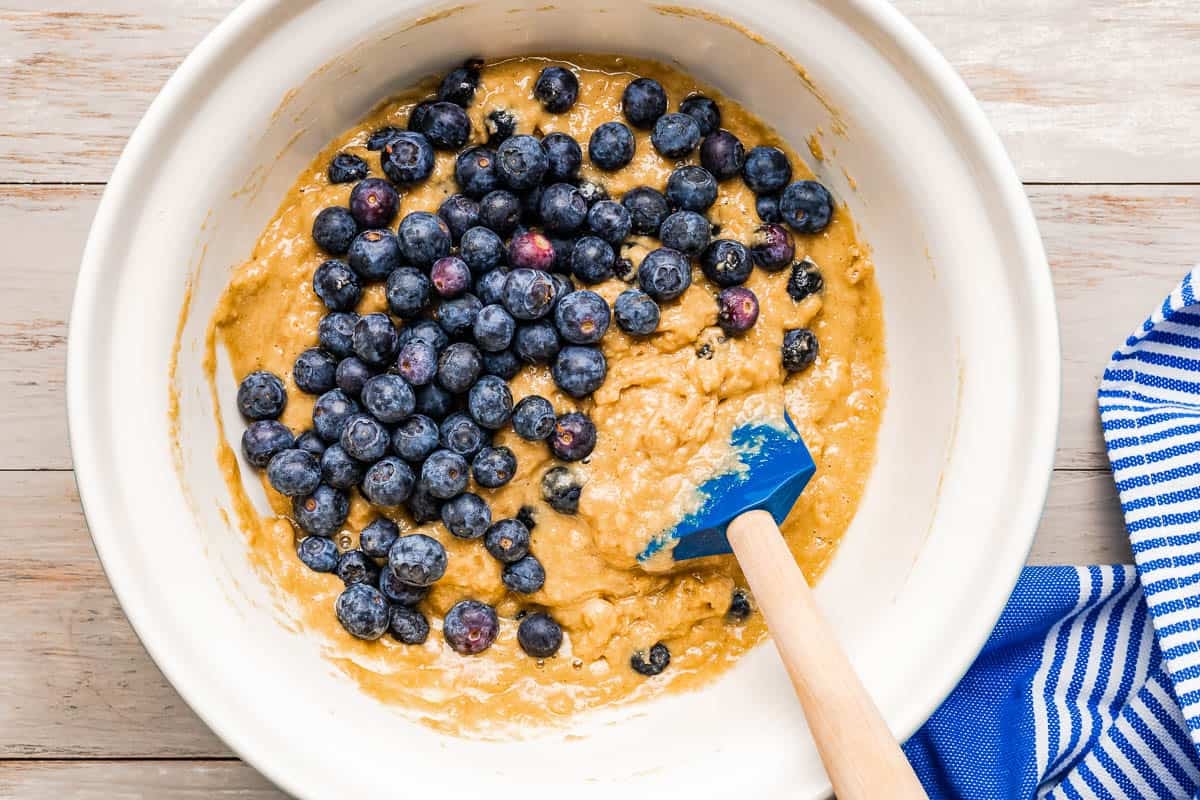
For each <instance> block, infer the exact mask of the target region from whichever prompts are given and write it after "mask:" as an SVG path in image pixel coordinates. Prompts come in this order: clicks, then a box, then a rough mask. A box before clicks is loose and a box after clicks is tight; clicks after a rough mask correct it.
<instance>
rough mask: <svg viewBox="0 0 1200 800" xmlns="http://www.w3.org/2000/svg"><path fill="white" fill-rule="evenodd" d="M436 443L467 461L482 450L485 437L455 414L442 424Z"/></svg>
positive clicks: (471, 421) (469, 421)
mask: <svg viewBox="0 0 1200 800" xmlns="http://www.w3.org/2000/svg"><path fill="white" fill-rule="evenodd" d="M505 388H508V387H507V386H506V387H505ZM438 443H439V444H440V445H441V446H442V447H443V448H445V449H446V450H449V451H450V452H452V453H457V454H458V455H460V456H462V457H463V458H465V459H469V458H474V457H475V454H476V453H478V452H479V451H480V450H482V449H483V446H484V445H485V444H487V437H486V436H485V435H484V433H483V430H482V429H481V428H480V427H479V426H478V425H477V424H475V421H474V420H473V419H471V418H470V417H469V416H467V415H466V414H463V413H455V414H451V415H450V416H448V417H446V419H445V420H444V421H443V422H442V424H441V428H440V429H439V431H438ZM443 499H444V498H443Z"/></svg>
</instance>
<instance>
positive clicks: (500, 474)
mask: <svg viewBox="0 0 1200 800" xmlns="http://www.w3.org/2000/svg"><path fill="white" fill-rule="evenodd" d="M516 473H517V457H516V456H515V455H513V451H512V450H509V449H508V448H507V447H485V448H483V449H482V450H480V451H479V452H478V453H476V454H475V458H473V459H471V475H472V476H473V477H474V478H475V482H476V483H478V484H479V485H480V486H482V487H483V488H485V489H498V488H500V487H501V486H503V485H504V484H506V483H508V482H509V481H510V480H512V478H513V475H515V474H516Z"/></svg>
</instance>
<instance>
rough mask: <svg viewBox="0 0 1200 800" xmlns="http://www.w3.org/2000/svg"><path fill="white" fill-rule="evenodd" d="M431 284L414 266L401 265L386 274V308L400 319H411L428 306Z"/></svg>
mask: <svg viewBox="0 0 1200 800" xmlns="http://www.w3.org/2000/svg"><path fill="white" fill-rule="evenodd" d="M432 288H433V284H431V283H430V282H429V278H427V277H425V276H424V275H423V274H421V271H420V270H418V269H416V268H415V267H401V268H400V269H397V270H393V271H392V274H391V275H388V276H387V289H386V292H385V296H386V297H387V304H388V310H389V311H391V312H392V313H393V314H395V315H396V316H397V317H400V319H412V318H413V317H415V316H417V315H419V314H420V313H421V312H423V311H424V310H425V309H426V308H428V307H429V294H430V291H431V290H432Z"/></svg>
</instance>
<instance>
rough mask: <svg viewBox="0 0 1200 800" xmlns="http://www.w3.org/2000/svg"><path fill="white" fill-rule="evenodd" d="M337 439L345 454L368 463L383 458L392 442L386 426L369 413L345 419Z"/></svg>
mask: <svg viewBox="0 0 1200 800" xmlns="http://www.w3.org/2000/svg"><path fill="white" fill-rule="evenodd" d="M339 441H340V443H341V446H342V449H343V450H345V451H346V454H347V455H349V456H350V457H351V458H353V459H355V460H358V461H363V462H365V463H368V464H370V463H372V462H375V461H378V460H379V459H381V458H383V456H384V454H385V453H387V451H388V447H389V446H390V445H391V443H392V440H391V437H390V436H389V435H388V432H387V428H385V427H383V424H382V423H380V422H379V420H377V419H375V418H374V417H372V416H371V415H369V414H355V415H354V416H353V417H351V418H350V419H349V420H347V421H346V427H344V428H343V429H342V437H341V439H340V440H339ZM328 452H329V451H328V450H327V451H326V454H328Z"/></svg>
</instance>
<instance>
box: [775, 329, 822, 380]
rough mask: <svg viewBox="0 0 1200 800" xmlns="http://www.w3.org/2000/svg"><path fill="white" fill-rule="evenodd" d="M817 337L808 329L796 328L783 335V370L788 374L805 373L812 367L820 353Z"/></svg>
mask: <svg viewBox="0 0 1200 800" xmlns="http://www.w3.org/2000/svg"><path fill="white" fill-rule="evenodd" d="M820 351H821V347H820V343H819V342H818V341H817V336H816V334H814V333H813V332H812V331H810V330H809V329H808V328H796V329H794V330H789V331H784V334H783V368H784V369H786V370H787V371H788V372H803V371H804V370H806V369H808V368H809V367H811V366H812V363H813V362H814V361H816V360H817V354H818V353H820Z"/></svg>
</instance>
